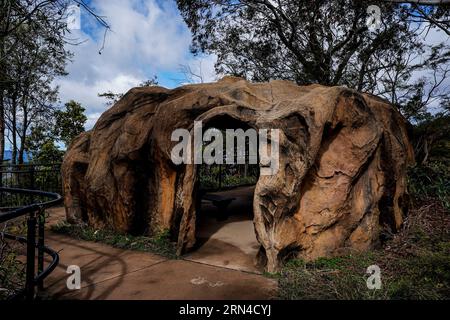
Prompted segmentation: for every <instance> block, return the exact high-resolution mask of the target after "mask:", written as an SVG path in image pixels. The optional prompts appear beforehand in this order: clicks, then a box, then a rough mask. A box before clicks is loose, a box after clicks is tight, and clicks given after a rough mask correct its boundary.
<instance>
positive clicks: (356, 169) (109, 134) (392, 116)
mask: <svg viewBox="0 0 450 320" xmlns="http://www.w3.org/2000/svg"><path fill="white" fill-rule="evenodd" d="M221 116H227V117H232V118H234V119H236V120H237V121H240V122H243V123H246V124H248V125H249V126H251V127H254V128H257V129H259V128H266V129H271V128H277V129H281V134H280V170H279V171H278V173H277V174H276V175H274V176H261V177H260V179H259V181H258V183H257V185H256V190H255V196H254V203H253V206H254V217H255V218H254V224H255V231H256V234H257V238H258V241H259V242H260V243H261V255H260V258H261V260H262V261H263V262H264V263H265V264H266V268H267V270H269V271H273V270H276V269H277V268H278V266H279V264H280V262H281V261H282V260H283V259H285V258H286V257H290V256H299V257H302V258H305V259H313V258H316V257H319V256H332V255H335V254H338V253H340V252H343V251H345V250H367V249H369V248H372V247H373V246H374V245H376V244H377V243H378V241H379V235H380V232H381V231H382V230H383V229H386V228H388V229H390V230H391V231H396V230H398V229H399V228H400V226H401V224H402V221H403V217H404V214H405V210H406V207H405V204H406V203H407V201H406V197H407V190H406V169H407V166H408V164H410V163H412V162H413V161H414V160H413V152H412V148H411V145H410V143H409V141H408V137H407V133H406V126H407V123H406V121H405V120H404V118H403V117H402V116H401V115H400V114H399V112H398V111H396V110H395V109H394V108H393V107H392V106H391V105H390V104H389V103H387V102H386V101H384V100H382V99H380V98H377V97H374V96H371V95H367V94H362V93H359V92H356V91H354V90H350V89H348V88H344V87H325V86H321V85H310V86H297V85H295V84H294V83H291V82H288V81H271V82H269V83H249V82H247V81H245V80H243V79H240V78H233V77H225V78H224V79H222V80H220V81H218V82H216V83H209V84H198V85H186V86H182V87H179V88H176V89H173V90H169V89H166V88H162V87H146V88H134V89H131V90H130V91H129V92H128V93H127V94H126V95H125V96H124V97H123V98H122V99H121V100H120V101H119V102H117V103H116V104H115V105H114V106H113V107H112V108H110V109H109V110H107V111H106V112H105V113H103V114H102V116H101V117H100V119H99V120H98V121H97V123H96V125H95V126H94V128H93V129H92V130H90V131H88V132H85V133H83V134H82V135H80V136H79V137H78V138H77V139H76V140H75V141H74V142H73V143H72V145H71V146H70V148H69V150H68V151H67V153H66V156H65V158H64V162H63V166H62V174H63V181H64V197H65V206H66V212H67V217H68V220H69V221H72V222H77V221H81V220H85V221H87V222H88V223H89V224H91V225H94V226H96V227H99V228H101V227H106V226H108V227H112V228H114V229H116V230H117V231H120V232H132V233H133V232H134V233H154V232H157V231H160V230H163V229H164V230H170V233H171V235H172V236H173V238H174V239H175V240H176V241H177V243H178V253H179V254H181V253H183V252H186V251H188V250H189V249H191V248H192V247H193V245H194V243H195V196H196V195H195V190H196V189H195V182H196V174H197V173H196V167H195V165H174V164H173V163H172V162H171V160H170V153H171V149H172V147H173V146H174V144H175V143H174V142H172V141H171V139H170V137H171V133H172V131H173V130H174V129H176V128H186V129H188V130H191V129H192V126H193V123H194V121H195V120H202V121H204V122H205V123H207V122H208V121H209V120H211V119H214V118H217V117H221Z"/></svg>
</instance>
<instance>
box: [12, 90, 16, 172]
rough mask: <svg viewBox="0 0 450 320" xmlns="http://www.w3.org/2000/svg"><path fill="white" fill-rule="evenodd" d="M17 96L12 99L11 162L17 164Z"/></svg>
mask: <svg viewBox="0 0 450 320" xmlns="http://www.w3.org/2000/svg"><path fill="white" fill-rule="evenodd" d="M16 113H17V98H16V97H15V96H14V97H13V98H12V101H11V134H12V137H11V138H12V155H11V163H12V164H16V162H17V136H16V132H17V120H16Z"/></svg>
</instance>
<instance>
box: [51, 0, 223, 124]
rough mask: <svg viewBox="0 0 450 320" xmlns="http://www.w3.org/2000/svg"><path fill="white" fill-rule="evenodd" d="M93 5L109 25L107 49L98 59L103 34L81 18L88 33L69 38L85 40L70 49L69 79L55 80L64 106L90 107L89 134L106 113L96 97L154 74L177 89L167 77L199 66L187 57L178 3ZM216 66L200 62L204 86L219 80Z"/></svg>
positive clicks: (100, 1)
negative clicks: (74, 103)
mask: <svg viewBox="0 0 450 320" xmlns="http://www.w3.org/2000/svg"><path fill="white" fill-rule="evenodd" d="M91 6H92V7H93V8H95V11H96V12H97V13H98V14H99V15H101V16H105V17H106V18H107V21H108V23H109V24H110V26H111V29H112V31H111V32H108V33H107V36H106V43H105V48H104V50H103V51H102V54H101V55H100V54H98V51H99V49H100V48H101V46H102V41H103V34H104V29H103V28H102V27H101V26H99V25H98V24H95V22H94V21H93V18H92V17H91V16H89V15H88V14H86V13H82V19H83V20H84V21H83V26H86V25H87V26H88V28H86V27H85V29H84V30H83V31H80V30H78V31H74V32H73V34H72V35H71V37H75V38H78V39H79V40H86V41H85V42H83V43H82V44H80V45H77V46H70V47H69V49H70V50H71V51H72V52H73V53H74V57H73V59H72V60H73V61H72V62H71V63H69V64H68V66H67V71H68V72H69V75H68V76H66V77H64V78H61V79H57V81H55V84H57V85H59V86H60V99H61V102H63V103H64V102H66V101H68V100H70V99H74V100H76V101H79V102H80V103H81V104H82V105H83V106H85V107H86V109H87V115H88V118H89V121H88V123H87V125H86V127H87V129H89V128H91V127H92V126H93V124H94V123H95V121H96V119H97V118H98V117H99V116H100V114H101V113H102V112H103V111H104V110H105V109H106V106H105V100H104V99H103V98H99V97H98V96H97V95H98V93H101V92H106V91H112V92H115V93H122V92H126V91H128V90H129V89H130V88H132V87H133V86H136V85H137V84H138V83H140V82H141V81H143V80H146V79H150V78H153V76H154V75H158V80H159V81H160V84H161V85H166V86H174V85H176V84H177V82H176V81H174V79H172V78H170V77H169V78H168V77H167V74H177V72H178V71H179V66H180V65H183V64H184V65H192V64H194V65H195V63H196V62H193V61H195V59H194V58H193V57H192V56H191V55H190V53H189V45H190V43H191V34H190V32H189V30H188V28H187V27H186V25H185V24H184V21H183V20H182V17H181V15H180V14H179V12H178V10H177V8H176V5H175V2H174V1H162V2H161V1H159V2H158V1H156V0H141V1H138V0H132V1H122V0H108V1H105V0H95V1H93V2H92V3H91ZM214 62H215V58H214V57H205V58H203V59H202V72H203V74H204V75H205V80H206V81H213V80H215V73H214V71H213V70H214ZM179 77H181V75H180V76H178V75H176V76H174V77H173V78H179Z"/></svg>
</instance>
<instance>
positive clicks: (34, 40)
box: [0, 0, 110, 163]
mask: <svg viewBox="0 0 450 320" xmlns="http://www.w3.org/2000/svg"><path fill="white" fill-rule="evenodd" d="M70 5H77V6H78V7H82V8H84V10H85V11H86V12H88V14H90V15H91V16H93V17H94V18H95V19H96V21H97V23H99V24H100V25H102V26H103V27H104V28H105V36H106V32H107V31H108V30H109V29H110V27H109V24H108V23H107V22H106V20H105V19H104V18H103V17H101V16H99V15H97V14H96V13H95V11H94V10H93V9H91V8H90V7H89V6H88V5H87V4H86V3H85V1H83V0H58V1H48V0H33V1H21V0H20V1H17V0H4V1H2V2H1V4H0V163H1V161H2V160H3V153H4V147H5V138H6V139H8V140H10V143H11V144H12V145H13V146H12V148H13V153H14V157H13V162H15V161H16V159H17V158H18V161H19V162H22V161H23V152H24V147H25V145H26V138H27V135H28V133H29V129H30V128H31V126H32V125H33V122H36V121H39V119H45V118H46V117H48V116H49V114H51V111H52V104H53V103H55V102H56V98H57V93H58V88H54V87H51V85H50V84H51V82H52V77H54V76H59V75H63V74H64V73H65V72H64V66H65V61H67V59H68V58H69V57H70V54H69V52H68V50H67V49H66V47H65V44H74V45H76V44H77V39H73V38H71V37H70V30H69V29H68V26H67V22H68V21H67V20H68V10H67V9H68V8H69V6H70ZM103 47H104V43H103V45H102V49H103ZM102 49H100V51H101V50H102ZM99 53H100V52H99Z"/></svg>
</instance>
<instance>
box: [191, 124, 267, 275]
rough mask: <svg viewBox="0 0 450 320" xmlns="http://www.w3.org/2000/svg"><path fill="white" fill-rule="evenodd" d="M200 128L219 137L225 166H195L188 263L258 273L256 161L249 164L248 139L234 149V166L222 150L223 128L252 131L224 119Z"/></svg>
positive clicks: (249, 147)
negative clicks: (192, 244)
mask: <svg viewBox="0 0 450 320" xmlns="http://www.w3.org/2000/svg"><path fill="white" fill-rule="evenodd" d="M204 129H205V131H207V130H209V129H212V130H217V131H220V132H221V133H222V136H223V137H224V138H223V141H222V143H223V150H224V152H223V154H222V157H223V161H222V162H223V163H213V164H206V163H203V164H200V165H197V177H196V179H197V183H196V192H195V193H194V194H196V199H195V202H196V245H195V247H194V250H193V251H192V252H190V253H189V254H188V256H187V259H191V260H194V261H198V262H203V263H207V264H211V265H217V266H222V267H227V268H231V269H238V270H245V271H251V272H256V271H260V270H259V267H258V266H256V264H255V262H256V256H257V253H258V251H259V249H260V244H259V242H258V240H257V238H256V234H255V228H254V224H253V198H254V192H255V185H256V183H257V181H258V178H259V165H258V162H257V159H256V163H255V161H251V160H250V159H251V157H252V153H251V146H250V144H251V143H252V141H251V139H250V138H248V137H247V138H246V139H245V144H244V146H245V147H244V148H242V145H241V147H240V146H239V143H236V144H234V148H233V149H234V150H233V155H232V156H233V157H234V163H233V164H230V163H229V162H230V161H229V160H230V159H229V157H230V153H229V152H226V151H225V150H226V145H227V142H228V141H227V139H230V136H227V134H226V132H225V131H226V130H227V129H232V130H239V129H242V131H244V132H247V130H248V129H253V128H252V127H251V126H250V125H249V124H247V123H244V122H242V121H239V120H236V119H234V118H232V117H230V116H227V115H224V116H220V117H215V118H213V119H211V120H210V121H208V122H207V124H206V125H205V128H204ZM255 132H256V131H255ZM232 139H235V137H232ZM206 144H207V143H206ZM203 148H205V143H204V144H203ZM256 150H257V149H256ZM239 158H241V159H240V161H238V159H239ZM238 162H239V163H238ZM243 162H244V163H243Z"/></svg>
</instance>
